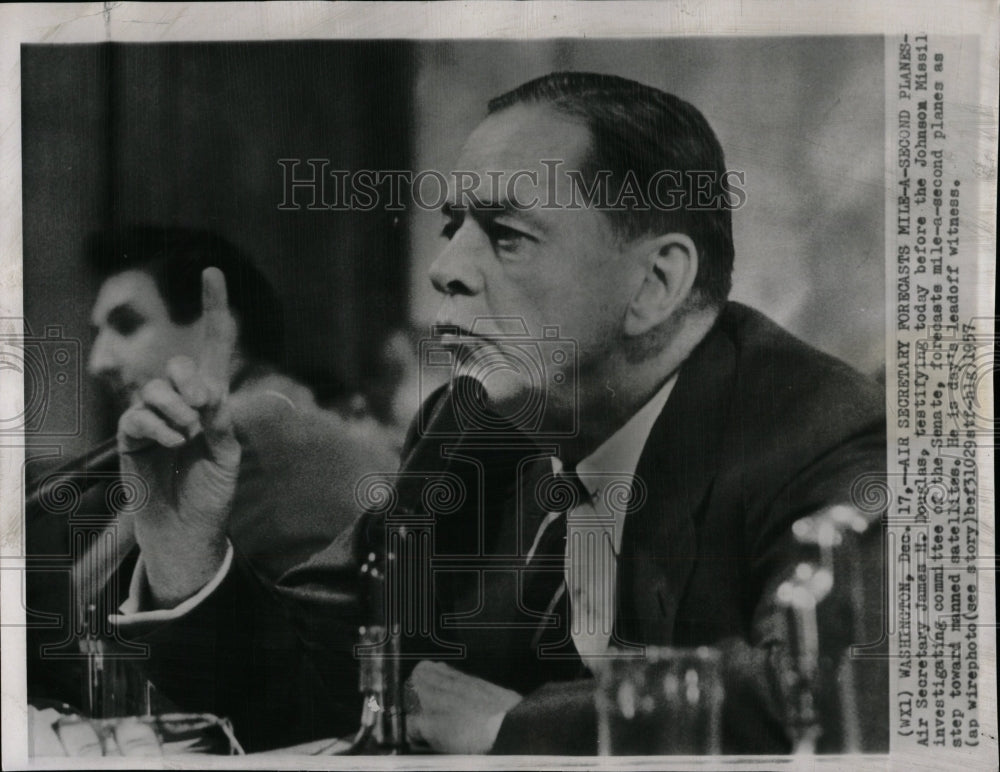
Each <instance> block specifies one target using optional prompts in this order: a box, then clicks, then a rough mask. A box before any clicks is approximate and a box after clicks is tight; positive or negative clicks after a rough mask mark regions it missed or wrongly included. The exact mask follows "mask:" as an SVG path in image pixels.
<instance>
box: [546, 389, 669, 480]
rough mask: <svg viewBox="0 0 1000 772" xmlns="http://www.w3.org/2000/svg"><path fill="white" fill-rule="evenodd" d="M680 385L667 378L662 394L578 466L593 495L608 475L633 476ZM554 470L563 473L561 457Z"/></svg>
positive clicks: (577, 471) (659, 393) (556, 459)
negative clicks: (656, 425)
mask: <svg viewBox="0 0 1000 772" xmlns="http://www.w3.org/2000/svg"><path fill="white" fill-rule="evenodd" d="M675 383H677V373H674V374H673V375H671V376H670V378H668V379H667V382H666V383H664V384H663V385H662V386H661V387H660V389H659V391H657V392H656V394H654V395H653V397H652V398H651V399H650V400H649V401H648V402H647V403H646V404H645V405H643V406H642V407H641V408H640V409H639V411H638V412H637V413H636V414H635V415H633V416H632V417H631V418H630V419H629V420H628V421H627V422H626V423H625V424H624V425H623V426H622V427H621V428H620V429H618V431H616V432H615V433H614V434H612V435H611V436H610V437H608V439H606V440H605V441H604V442H603V443H601V445H600V446H598V447H597V449H596V450H594V452H593V453H591V454H590V455H589V456H587V457H586V458H584V459H583V460H581V461H580V462H579V463H578V464H577V465H576V474H577V476H578V477H579V478H580V481H581V482H582V483H583V485H584V487H586V489H587V490H588V491H590V492H591V494H596V493H597V492H598V490H599V489H600V487H601V485H602V484H603V483H606V482H607V476H608V475H609V474H613V475H616V476H617V475H621V476H626V475H627V476H632V475H634V474H635V470H636V468H637V467H638V466H639V458H640V457H641V456H642V450H643V448H644V447H646V440H647V439H649V433H650V431H652V429H653V424H654V423H655V422H656V419H657V418H658V417H659V415H660V413H661V412H663V407H664V405H666V404H667V398H668V397H670V392H672V391H673V389H674V384H675ZM552 468H553V471H554V472H556V473H558V472H560V471H562V468H563V464H562V461H561V460H560V459H558V458H553V459H552Z"/></svg>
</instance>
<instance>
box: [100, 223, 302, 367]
mask: <svg viewBox="0 0 1000 772" xmlns="http://www.w3.org/2000/svg"><path fill="white" fill-rule="evenodd" d="M86 257H87V262H88V263H89V264H90V266H91V267H92V268H93V269H94V270H95V271H96V272H97V274H98V275H99V277H100V278H101V279H102V280H104V279H107V278H109V277H111V276H113V275H115V274H119V273H122V272H123V271H130V270H136V271H143V272H145V273H147V274H149V275H150V276H151V277H152V278H153V281H154V282H155V283H156V288H157V290H158V291H159V293H160V296H161V297H162V298H163V301H164V303H165V304H166V306H167V310H168V312H169V313H170V319H171V321H173V322H174V323H175V324H190V323H191V322H194V321H195V320H196V319H198V318H199V317H200V316H201V312H202V308H201V272H202V271H203V270H205V269H206V268H210V267H215V268H218V269H219V270H220V271H222V273H223V274H224V275H225V277H226V288H227V290H228V294H229V306H230V308H231V309H232V310H233V312H234V314H235V315H236V318H237V321H238V325H239V339H238V345H239V349H240V351H241V352H242V353H243V354H244V355H245V356H246V357H248V358H250V359H252V360H257V361H263V362H267V363H269V364H272V365H281V364H282V362H283V359H284V354H283V352H284V345H285V323H284V312H283V309H282V306H281V301H279V300H278V296H277V295H276V294H275V292H274V289H273V288H272V287H271V284H270V283H269V282H268V281H267V279H266V278H264V275H263V274H262V273H261V272H260V271H259V270H258V269H257V268H256V267H255V266H254V264H253V263H252V262H251V261H250V259H249V258H248V257H247V256H246V255H245V254H243V253H242V252H241V251H240V250H239V249H238V248H237V247H236V246H235V245H234V244H232V243H231V242H229V241H227V240H226V239H224V238H223V237H222V236H219V235H218V234H216V233H213V232H212V231H208V230H196V229H190V228H171V227H162V226H155V225H137V226H129V227H124V228H119V229H114V230H108V231H104V232H101V233H97V234H94V235H92V236H91V237H90V238H89V239H88V241H87V245H86Z"/></svg>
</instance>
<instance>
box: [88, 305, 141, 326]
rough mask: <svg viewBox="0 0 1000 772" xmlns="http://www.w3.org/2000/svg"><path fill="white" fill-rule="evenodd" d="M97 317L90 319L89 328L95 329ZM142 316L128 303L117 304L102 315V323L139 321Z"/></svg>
mask: <svg viewBox="0 0 1000 772" xmlns="http://www.w3.org/2000/svg"><path fill="white" fill-rule="evenodd" d="M96 319H97V317H91V322H90V326H91V327H97V326H98V323H97V322H96ZM141 319H142V314H141V313H139V311H138V310H137V309H136V308H135V306H133V305H132V304H131V303H129V302H128V301H125V302H124V303H119V304H118V305H116V306H112V307H111V308H110V309H109V310H108V312H107V313H106V314H104V321H105V323H106V324H115V323H120V322H126V321H134V320H141Z"/></svg>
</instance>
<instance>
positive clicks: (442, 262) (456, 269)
mask: <svg viewBox="0 0 1000 772" xmlns="http://www.w3.org/2000/svg"><path fill="white" fill-rule="evenodd" d="M482 241H483V240H482V239H481V238H480V237H479V234H478V233H477V232H476V230H475V229H474V228H473V227H470V225H469V224H468V223H467V224H464V225H463V226H462V227H461V228H459V229H458V231H456V233H455V235H454V236H452V238H451V240H450V241H449V242H448V243H447V244H446V245H445V248H444V249H443V250H441V254H439V255H438V256H437V259H436V260H434V262H433V263H432V264H431V268H430V272H429V273H430V278H431V284H433V285H434V289H436V290H437V291H438V292H442V293H444V294H446V295H477V294H479V293H480V292H482V291H483V289H484V287H485V281H484V278H483V274H482V272H481V271H480V269H479V267H478V266H477V264H476V262H477V259H478V258H479V257H480V252H481V250H482V249H483V248H484V246H487V245H484V244H483V243H482Z"/></svg>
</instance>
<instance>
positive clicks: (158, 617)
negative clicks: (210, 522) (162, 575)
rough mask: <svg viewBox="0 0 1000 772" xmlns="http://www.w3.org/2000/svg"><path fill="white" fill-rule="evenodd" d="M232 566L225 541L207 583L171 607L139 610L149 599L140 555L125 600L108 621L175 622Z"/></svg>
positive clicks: (206, 595)
mask: <svg viewBox="0 0 1000 772" xmlns="http://www.w3.org/2000/svg"><path fill="white" fill-rule="evenodd" d="M232 564H233V545H232V542H229V541H228V540H227V542H226V556H225V557H224V558H223V559H222V565H221V566H220V567H219V570H218V571H217V572H216V574H215V576H213V577H212V580H211V581H210V582H209V583H208V584H206V585H205V586H204V587H202V588H201V589H200V590H198V592H196V593H195V594H194V595H192V596H191V597H190V598H188V599H187V600H185V601H182V602H181V603H179V604H178V605H176V606H174V607H173V608H162V609H155V610H153V611H142V606H143V605H144V602H143V601H144V599H145V598H148V597H149V584H148V580H147V578H146V565H145V563H144V562H143V560H142V554H141V553H140V555H139V560H138V562H137V563H136V564H135V570H134V571H132V582H131V584H130V585H129V589H128V598H127V599H126V600H125V602H124V603H122V605H121V606H119V607H118V612H119V613H117V614H110V615H109V616H108V619H109V620H110V621H111V623H112V624H116V625H127V624H130V623H139V622H169V621H171V620H173V619H178V618H179V617H182V616H184V615H185V614H187V613H188V612H189V611H191V610H192V609H194V608H195V607H197V606H198V604H200V603H201V602H202V601H203V600H205V598H207V597H208V596H209V595H211V594H212V593H213V592H215V589H216V588H217V587H218V586H219V585H220V584H222V580H223V579H225V578H226V574H228V573H229V568H230V567H231V566H232Z"/></svg>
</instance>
